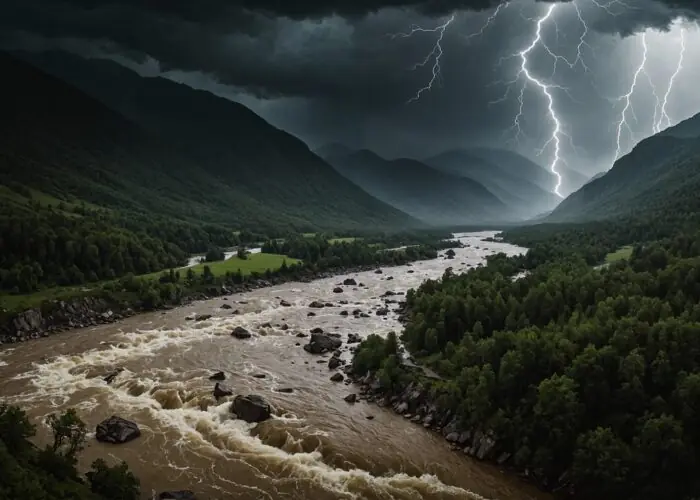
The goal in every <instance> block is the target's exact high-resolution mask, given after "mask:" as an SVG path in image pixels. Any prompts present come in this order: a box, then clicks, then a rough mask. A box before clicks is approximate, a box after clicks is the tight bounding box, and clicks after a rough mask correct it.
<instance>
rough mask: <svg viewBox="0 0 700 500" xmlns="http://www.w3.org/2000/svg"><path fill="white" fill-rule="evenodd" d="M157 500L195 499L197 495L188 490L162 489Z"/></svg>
mask: <svg viewBox="0 0 700 500" xmlns="http://www.w3.org/2000/svg"><path fill="white" fill-rule="evenodd" d="M158 500H197V497H196V496H194V492H192V491H189V490H180V491H164V492H163V493H161V494H160V495H158Z"/></svg>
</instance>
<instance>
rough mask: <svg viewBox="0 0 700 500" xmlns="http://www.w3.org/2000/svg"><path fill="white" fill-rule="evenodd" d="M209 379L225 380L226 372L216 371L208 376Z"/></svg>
mask: <svg viewBox="0 0 700 500" xmlns="http://www.w3.org/2000/svg"><path fill="white" fill-rule="evenodd" d="M209 380H226V374H225V373H224V372H216V373H215V374H214V375H212V376H210V377H209Z"/></svg>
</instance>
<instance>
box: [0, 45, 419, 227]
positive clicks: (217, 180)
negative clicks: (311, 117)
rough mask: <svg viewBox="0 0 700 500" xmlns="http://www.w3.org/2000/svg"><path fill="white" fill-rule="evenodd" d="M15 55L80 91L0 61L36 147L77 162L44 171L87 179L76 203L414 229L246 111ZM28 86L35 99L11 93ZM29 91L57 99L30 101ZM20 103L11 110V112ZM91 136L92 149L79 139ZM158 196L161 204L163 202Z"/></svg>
mask: <svg viewBox="0 0 700 500" xmlns="http://www.w3.org/2000/svg"><path fill="white" fill-rule="evenodd" d="M23 57H24V58H27V59H29V60H30V61H31V63H32V64H34V65H35V66H37V67H40V68H42V70H46V71H48V72H50V73H52V74H54V75H55V76H57V77H58V78H61V79H62V80H64V81H67V82H68V84H70V85H74V86H75V87H77V88H78V89H80V90H81V91H82V92H79V91H78V90H77V89H71V88H69V87H68V85H66V84H60V82H58V81H57V80H56V79H55V78H50V77H48V76H46V75H44V74H42V73H40V72H39V71H37V70H36V69H34V68H30V67H28V66H27V65H26V64H23V63H20V62H18V61H16V60H13V59H11V58H10V57H8V56H3V60H2V63H3V67H4V69H5V72H4V74H6V75H10V78H12V79H14V81H15V84H16V85H17V87H18V92H17V95H8V93H7V92H4V96H3V97H4V98H6V99H11V100H12V101H16V102H22V103H23V104H22V106H27V107H30V108H33V109H34V110H35V112H36V118H37V119H36V120H35V121H34V122H33V123H32V124H28V129H29V133H30V134H34V140H35V144H39V136H47V137H48V139H49V140H50V141H51V142H52V143H54V144H53V146H52V147H53V148H54V149H71V150H72V151H73V152H74V154H75V155H77V156H78V157H80V158H81V161H71V162H65V163H60V164H58V163H57V164H54V165H52V169H53V170H54V171H55V172H56V175H57V176H62V177H65V178H68V179H72V180H74V181H75V180H77V179H78V178H79V179H80V182H74V183H73V186H74V187H75V186H82V185H84V184H82V182H83V179H85V178H90V179H91V185H93V186H95V189H87V188H86V189H82V190H81V191H82V192H81V193H80V195H81V196H82V197H84V198H89V201H91V202H93V203H97V204H104V203H111V202H112V201H113V200H112V198H113V197H114V196H117V195H115V194H114V193H119V194H118V197H119V201H120V203H121V204H122V205H130V206H133V207H141V208H144V209H148V210H160V211H162V210H164V207H166V206H167V207H170V206H171V205H173V204H174V203H176V204H177V205H178V208H177V209H175V208H173V207H170V208H169V212H170V213H171V215H178V216H183V217H184V216H187V217H190V218H201V220H204V221H208V220H215V221H216V222H221V223H226V224H228V225H231V226H234V227H258V226H259V225H261V224H263V225H265V226H267V227H269V226H270V225H274V226H278V227H282V226H284V227H288V228H290V229H295V228H296V229H302V228H308V229H313V228H332V229H343V228H358V227H367V226H372V227H378V228H393V227H405V226H410V225H416V224H418V222H417V221H415V220H413V219H411V218H410V217H409V216H407V215H406V214H404V213H401V212H400V211H398V210H396V209H395V208H393V207H390V206H388V205H386V204H385V203H382V202H380V201H379V200H377V199H375V198H373V197H372V196H370V195H369V194H367V193H366V192H364V191H363V190H362V189H360V188H359V187H357V186H356V185H354V184H352V183H351V182H348V181H347V180H346V179H345V178H344V177H343V176H341V175H339V174H338V173H337V172H336V171H335V170H334V169H333V168H332V167H331V166H330V165H328V164H327V163H326V162H325V161H323V160H322V159H321V158H319V157H318V156H316V155H315V154H314V153H312V152H311V151H310V150H309V149H308V147H307V146H306V145H305V144H304V143H303V142H302V141H300V140H298V139H297V138H295V137H293V136H292V135H290V134H288V133H286V132H284V131H281V130H279V129H277V128H275V127H273V126H271V125H270V124H269V123H267V122H266V121H265V120H263V119H262V118H260V117H259V116H258V115H256V114H255V113H253V112H252V111H251V110H249V109H248V108H246V107H245V106H242V105H240V104H237V103H234V102H232V101H229V100H227V99H224V98H220V97H217V96H215V95H214V94H211V93H210V92H205V91H199V90H194V89H192V88H191V87H188V86H186V85H182V84H179V83H175V82H173V81H170V80H167V79H164V78H142V77H140V76H139V75H138V74H136V73H134V72H133V71H131V70H129V69H127V68H124V67H122V66H120V65H118V64H116V63H113V62H111V61H104V60H86V59H82V58H80V57H77V56H73V55H69V54H66V53H62V52H50V53H43V54H23ZM15 71H16V72H17V76H15V75H14V72H15ZM33 79H36V80H37V81H36V82H33V81H31V80H33ZM27 81H29V84H30V85H31V86H32V87H33V94H26V93H23V92H21V91H19V89H20V88H21V87H22V85H24V84H26V83H27ZM37 94H40V95H42V96H43V95H48V96H55V98H53V99H52V100H51V101H46V100H45V99H44V98H43V97H42V98H40V99H39V100H38V101H36V102H35V101H34V99H35V95H37ZM64 94H65V95H66V97H65V102H64V101H62V100H63V99H64V97H63V95H64ZM85 94H87V95H89V96H91V98H88V97H87V96H86V95H85ZM94 99H97V100H98V101H100V103H97V102H96V101H95V100H94ZM54 101H55V102H56V104H55V105H53V104H51V103H52V102H54ZM59 101H60V102H59ZM39 102H41V104H38V103H39ZM88 102H89V104H88ZM17 106H19V104H18V105H17ZM22 106H19V107H15V109H17V112H18V113H19V110H20V109H21V108H22ZM83 107H86V108H90V109H91V110H92V111H91V113H92V114H93V115H97V114H99V115H100V116H101V117H102V118H100V121H98V120H97V118H95V116H93V115H87V114H85V113H82V112H81V113H76V112H75V111H71V110H76V109H82V108H83ZM108 108H109V109H108ZM40 115H41V116H42V117H43V119H45V120H47V121H46V124H48V123H51V124H53V127H55V128H56V129H57V130H56V132H55V133H54V131H53V129H52V128H49V127H48V126H46V125H42V124H41V120H40V119H39V116H40ZM5 116H6V115H5ZM6 119H7V116H6ZM69 120H70V121H72V122H74V123H73V125H74V126H75V127H76V128H79V129H81V130H82V131H84V132H86V133H85V134H84V135H83V134H81V133H77V131H76V133H75V134H72V135H70V137H67V136H63V135H61V134H60V129H61V128H62V127H63V123H64V122H66V121H69ZM82 137H85V140H82ZM89 138H94V140H95V141H96V142H97V144H93V143H90V142H87V140H88V139H89ZM44 149H45V148H44ZM23 154H25V155H28V158H26V160H27V161H29V160H30V159H31V161H44V162H47V160H48V159H49V158H50V157H51V155H50V154H49V152H48V151H42V150H41V148H39V149H38V150H37V151H36V152H32V151H31V149H30V148H27V149H26V150H25V151H24V152H23ZM32 155H35V156H36V155H40V156H41V158H31V156H32ZM58 157H59V158H60V157H61V156H58ZM64 157H65V156H64ZM59 172H61V174H62V175H61V174H59ZM103 181H104V182H105V183H109V185H110V191H111V197H112V198H110V197H109V196H107V197H105V196H102V195H101V194H100V193H104V191H105V189H103V188H104V186H101V185H100V183H101V182H103ZM150 193H153V194H154V195H153V196H150V195H149V194H150ZM74 194H75V193H74ZM137 198H138V200H137ZM161 199H165V200H166V201H167V203H165V202H163V204H161V201H159V200H161ZM173 199H175V200H177V202H175V201H172V200H173ZM137 201H138V202H139V203H136V202H137ZM201 205H207V206H208V210H207V211H206V213H205V211H202V210H199V209H198V207H200V206H201ZM175 212H178V213H175Z"/></svg>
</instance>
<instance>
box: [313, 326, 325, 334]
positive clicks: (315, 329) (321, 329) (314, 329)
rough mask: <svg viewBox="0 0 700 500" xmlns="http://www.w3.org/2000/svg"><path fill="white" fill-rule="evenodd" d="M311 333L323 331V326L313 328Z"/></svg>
mask: <svg viewBox="0 0 700 500" xmlns="http://www.w3.org/2000/svg"><path fill="white" fill-rule="evenodd" d="M311 333H323V328H320V327H318V326H317V327H316V328H313V329H312V330H311Z"/></svg>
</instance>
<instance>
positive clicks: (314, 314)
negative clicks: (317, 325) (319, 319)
mask: <svg viewBox="0 0 700 500" xmlns="http://www.w3.org/2000/svg"><path fill="white" fill-rule="evenodd" d="M306 315H307V316H308V317H309V318H311V317H312V316H316V313H315V312H313V311H309V312H308V313H307V314H306Z"/></svg>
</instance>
